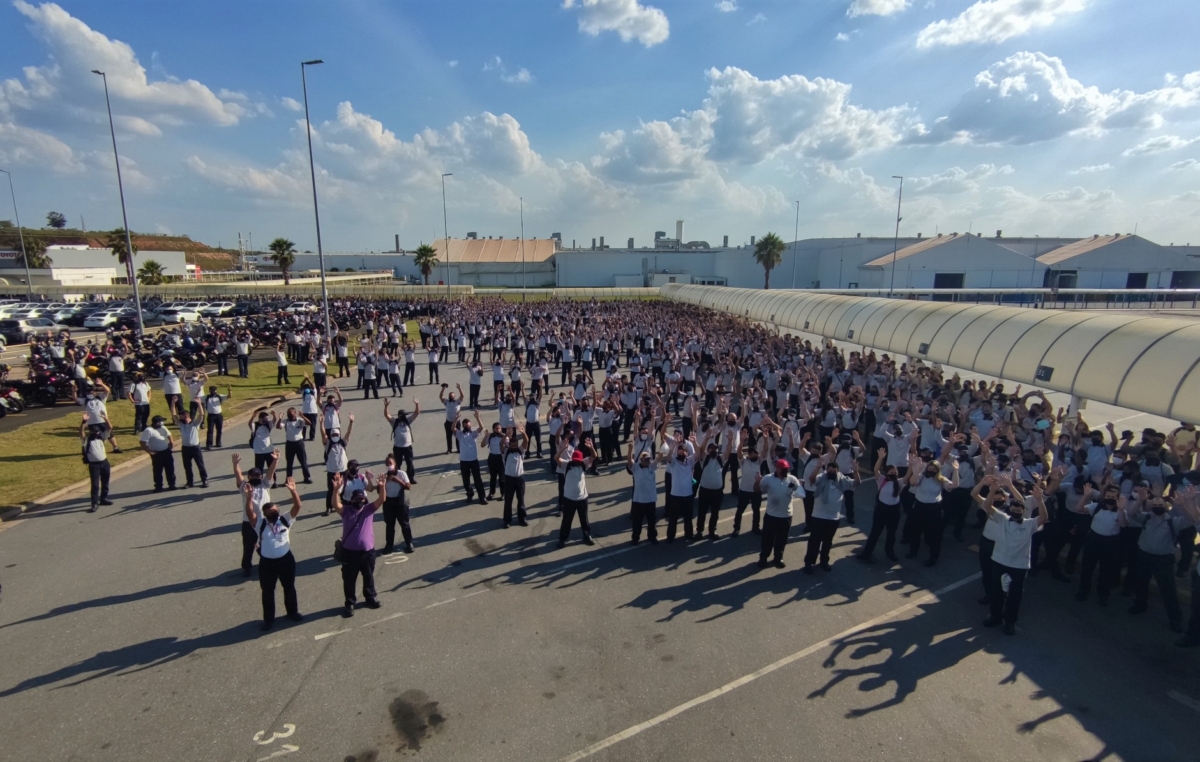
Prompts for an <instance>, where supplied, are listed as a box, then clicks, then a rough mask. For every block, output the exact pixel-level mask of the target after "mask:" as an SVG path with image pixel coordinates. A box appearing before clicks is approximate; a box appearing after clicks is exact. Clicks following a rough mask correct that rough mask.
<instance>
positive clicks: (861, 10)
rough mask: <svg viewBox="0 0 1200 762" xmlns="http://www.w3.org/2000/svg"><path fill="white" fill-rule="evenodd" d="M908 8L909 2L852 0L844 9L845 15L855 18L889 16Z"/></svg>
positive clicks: (903, 0) (897, 0) (896, 0)
mask: <svg viewBox="0 0 1200 762" xmlns="http://www.w3.org/2000/svg"><path fill="white" fill-rule="evenodd" d="M908 6H909V0H854V2H852V3H850V7H849V8H848V9H846V15H847V16H850V17H851V18H854V17H855V16H891V15H892V14H894V13H899V12H900V11H902V10H904V9H905V8H907V7H908Z"/></svg>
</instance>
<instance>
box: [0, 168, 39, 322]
mask: <svg viewBox="0 0 1200 762" xmlns="http://www.w3.org/2000/svg"><path fill="white" fill-rule="evenodd" d="M0 172H3V173H4V174H6V175H8V192H9V193H10V194H12V202H13V214H14V215H15V216H16V218H17V236H18V237H19V238H20V239H21V259H23V260H25V288H26V293H28V294H29V301H31V302H32V301H33V276H32V275H30V274H29V255H28V254H26V253H25V231H24V230H21V213H20V212H18V211H17V192H16V191H15V190H13V181H12V173H11V172H9V171H8V170H7V169H0Z"/></svg>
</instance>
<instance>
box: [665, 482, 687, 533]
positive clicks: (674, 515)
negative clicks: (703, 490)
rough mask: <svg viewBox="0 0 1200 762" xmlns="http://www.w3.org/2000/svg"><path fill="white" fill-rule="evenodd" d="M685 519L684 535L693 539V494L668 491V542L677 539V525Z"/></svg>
mask: <svg viewBox="0 0 1200 762" xmlns="http://www.w3.org/2000/svg"><path fill="white" fill-rule="evenodd" d="M680 519H682V520H683V536H684V537H685V538H687V539H689V540H690V539H692V496H691V495H683V496H680V495H672V494H671V493H670V492H668V493H667V542H674V541H675V526H676V525H677V524H678V523H679V521H680Z"/></svg>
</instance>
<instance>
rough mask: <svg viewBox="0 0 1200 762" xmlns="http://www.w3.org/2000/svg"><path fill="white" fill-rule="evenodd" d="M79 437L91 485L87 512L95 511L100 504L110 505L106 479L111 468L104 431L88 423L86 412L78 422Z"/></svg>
mask: <svg viewBox="0 0 1200 762" xmlns="http://www.w3.org/2000/svg"><path fill="white" fill-rule="evenodd" d="M79 439H80V441H81V442H82V443H83V461H84V462H85V463H87V467H88V479H89V480H90V481H91V486H92V507H91V508H89V509H88V512H89V513H95V512H96V510H97V508H98V507H99V506H101V505H112V501H111V500H109V499H108V480H109V475H110V473H111V470H110V468H109V465H108V452H107V451H106V450H105V448H104V440H105V433H104V428H103V427H101V426H94V425H90V424H89V423H88V416H87V413H84V414H83V420H82V421H81V422H80V423H79Z"/></svg>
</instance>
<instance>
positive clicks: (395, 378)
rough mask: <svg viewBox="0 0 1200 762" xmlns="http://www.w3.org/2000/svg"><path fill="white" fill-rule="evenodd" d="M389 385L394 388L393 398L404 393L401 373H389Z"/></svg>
mask: <svg viewBox="0 0 1200 762" xmlns="http://www.w3.org/2000/svg"><path fill="white" fill-rule="evenodd" d="M388 383H389V385H390V386H391V387H392V396H393V397H395V396H396V394H397V393H399V392H403V391H404V387H403V386H401V385H400V374H399V373H388Z"/></svg>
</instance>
